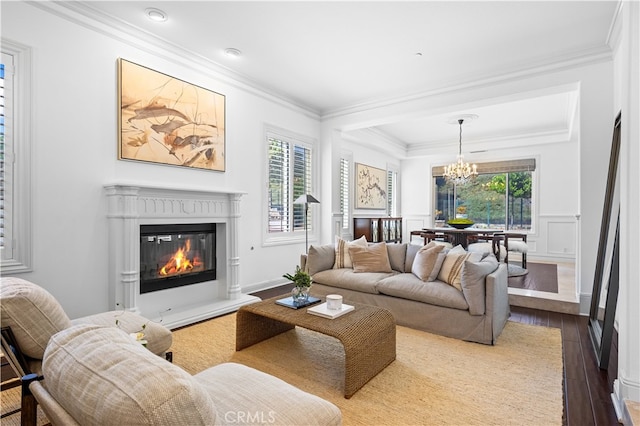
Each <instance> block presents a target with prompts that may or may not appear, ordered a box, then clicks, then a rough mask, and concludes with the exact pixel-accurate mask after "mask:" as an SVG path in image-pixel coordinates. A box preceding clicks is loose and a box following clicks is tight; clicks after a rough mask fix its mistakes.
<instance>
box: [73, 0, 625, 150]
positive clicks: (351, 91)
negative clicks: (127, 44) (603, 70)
mask: <svg viewBox="0 0 640 426" xmlns="http://www.w3.org/2000/svg"><path fill="white" fill-rule="evenodd" d="M76 4H79V5H81V7H82V8H86V9H91V10H92V11H93V12H94V13H99V14H102V13H106V14H108V15H109V16H104V15H103V16H101V19H102V21H103V22H107V21H109V20H110V19H111V17H113V18H116V19H117V20H118V22H115V21H112V24H113V25H118V26H122V25H125V24H124V23H128V24H131V25H133V26H135V27H137V28H139V29H141V30H143V31H145V32H146V33H148V34H152V35H155V36H157V37H158V38H160V39H162V40H164V41H165V42H168V43H170V44H172V45H174V46H177V47H179V48H182V49H184V50H187V51H190V52H192V53H193V54H195V55H198V56H201V57H203V58H206V59H208V60H210V61H212V62H215V63H216V64H218V65H220V66H222V67H224V68H225V69H227V70H230V72H232V73H233V74H234V75H235V76H237V77H238V78H240V79H241V80H242V81H245V82H250V84H252V85H255V86H258V87H262V88H264V89H265V90H267V91H269V92H271V93H275V94H277V95H278V96H281V97H284V98H286V99H289V100H291V101H293V102H294V103H296V104H298V105H301V106H303V107H304V108H306V109H308V110H309V111H312V112H314V113H316V114H318V115H319V116H320V117H326V116H329V115H336V114H340V112H341V111H346V110H348V109H352V108H359V109H362V108H364V107H365V106H366V105H368V104H371V105H373V104H374V103H384V102H393V100H394V99H401V98H405V97H408V96H414V95H416V94H420V93H429V92H434V91H438V90H446V88H449V87H454V86H462V85H465V84H469V83H472V82H473V81H478V80H487V79H491V78H499V77H500V76H503V75H507V74H511V73H518V72H521V71H524V70H528V69H531V68H533V67H538V66H549V65H551V64H553V63H556V62H558V61H562V60H567V59H571V58H580V57H585V56H589V55H602V54H603V52H605V53H606V52H610V49H609V46H608V44H607V43H608V41H609V37H610V34H609V31H610V26H611V23H612V20H613V17H614V15H615V11H616V8H617V1H613V0H610V1H575V0H574V1H530V2H525V1H493V2H486V1H446V2H445V1H440V2H438V1H414V2H408V1H393V2H384V1H352V2H346V1H324V2H311V1H287V2H274V1H255V2H249V1H152V2H151V1H88V2H79V3H76ZM74 7H75V6H74ZM148 7H155V8H159V9H162V10H163V11H164V12H166V13H167V15H168V20H167V21H166V22H163V23H157V22H151V21H150V20H148V19H147V18H146V16H145V14H144V10H145V8H148ZM105 20H106V21H105ZM148 34H147V35H148ZM229 47H233V48H236V49H239V50H240V51H241V52H242V55H241V56H240V57H239V58H235V59H233V58H229V57H227V56H226V55H225V54H224V49H225V48H229ZM418 54H420V55H418ZM565 89H566V90H565ZM576 103H577V101H576V88H564V89H563V90H556V91H552V92H551V93H544V94H532V95H531V96H527V97H523V98H522V99H508V100H503V101H499V102H495V103H492V104H490V105H483V106H478V107H477V108H474V109H473V110H468V109H461V110H460V111H456V112H455V113H467V114H469V113H472V114H477V115H478V116H479V119H477V120H475V121H473V122H472V123H471V124H470V125H469V126H468V127H467V126H466V125H465V126H464V127H463V135H466V136H463V140H464V141H467V138H469V140H471V141H476V142H477V143H478V144H477V145H478V146H480V147H482V149H485V148H486V144H484V145H483V144H482V143H480V142H482V141H489V140H494V139H495V140H497V139H500V140H502V139H504V138H505V137H513V138H516V139H517V137H518V136H520V137H522V135H527V134H537V135H545V134H563V133H565V134H569V133H570V132H571V128H572V125H573V119H574V111H575V108H576ZM452 115H453V112H452V111H448V112H447V113H446V114H440V115H436V116H428V117H418V118H416V117H413V118H410V119H407V118H403V119H402V120H401V121H396V122H391V123H385V124H380V125H376V126H374V127H373V128H371V129H370V130H371V131H374V132H376V133H378V134H383V135H385V136H386V137H388V138H390V139H392V140H395V141H397V142H398V143H400V144H403V145H404V146H405V147H406V148H407V150H409V151H410V150H411V149H414V151H416V152H417V151H419V150H420V149H425V148H428V147H430V146H433V145H437V144H439V143H440V144H441V143H443V142H448V143H451V141H452V140H455V141H457V140H458V128H457V123H455V126H454V125H452V124H449V123H448V121H449V120H450V118H451V116H452ZM538 139H539V138H538ZM472 144H473V142H472ZM465 145H466V143H465ZM465 151H466V149H465Z"/></svg>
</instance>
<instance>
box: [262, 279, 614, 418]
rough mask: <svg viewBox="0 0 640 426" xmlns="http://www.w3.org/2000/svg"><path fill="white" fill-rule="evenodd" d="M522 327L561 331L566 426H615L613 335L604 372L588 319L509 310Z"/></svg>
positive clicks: (280, 290) (276, 291)
mask: <svg viewBox="0 0 640 426" xmlns="http://www.w3.org/2000/svg"><path fill="white" fill-rule="evenodd" d="M289 290H290V286H282V287H276V288H273V289H269V290H264V291H261V292H257V293H254V295H255V296H258V297H261V298H263V299H266V298H269V297H275V296H279V295H282V294H285V293H288V292H289ZM509 321H515V322H520V323H525V324H534V325H541V326H545V327H556V328H560V329H561V330H562V353H563V357H564V407H565V410H564V416H563V419H562V420H563V424H564V425H567V426H574V425H575V426H590V425H597V426H605V425H607V426H608V425H617V424H618V420H617V418H616V413H615V410H614V408H613V403H612V401H611V392H612V389H613V380H614V379H615V378H616V375H617V371H618V365H617V360H618V356H617V353H618V348H617V346H618V345H617V344H618V342H617V338H616V337H615V336H614V341H613V345H612V349H611V350H612V354H611V357H610V360H611V361H610V362H609V368H608V370H600V368H598V365H597V361H596V358H595V354H594V351H593V349H592V346H591V340H590V338H589V331H588V329H587V321H588V317H582V316H577V315H569V314H561V313H557V312H550V311H543V310H539V309H530V308H523V307H518V306H512V307H511V318H509Z"/></svg>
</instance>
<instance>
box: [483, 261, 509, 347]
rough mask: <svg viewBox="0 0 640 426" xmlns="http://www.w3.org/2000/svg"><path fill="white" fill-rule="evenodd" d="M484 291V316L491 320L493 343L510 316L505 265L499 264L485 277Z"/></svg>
mask: <svg viewBox="0 0 640 426" xmlns="http://www.w3.org/2000/svg"><path fill="white" fill-rule="evenodd" d="M485 291H486V296H485V297H486V299H485V304H486V315H487V317H490V318H491V327H492V334H493V342H495V341H496V339H497V338H498V336H499V335H500V333H501V331H502V329H503V328H504V325H505V324H506V322H507V320H508V319H509V315H510V314H511V309H510V306H509V282H508V268H507V265H506V264H504V263H501V264H500V265H499V266H498V269H496V270H495V271H494V272H492V273H490V274H489V275H487V278H486V288H485Z"/></svg>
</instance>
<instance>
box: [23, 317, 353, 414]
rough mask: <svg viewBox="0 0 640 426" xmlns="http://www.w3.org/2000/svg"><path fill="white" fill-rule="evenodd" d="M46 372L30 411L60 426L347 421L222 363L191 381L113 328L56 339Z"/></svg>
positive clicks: (28, 389)
mask: <svg viewBox="0 0 640 426" xmlns="http://www.w3.org/2000/svg"><path fill="white" fill-rule="evenodd" d="M42 370H43V380H41V381H38V380H35V378H32V379H34V380H33V381H31V382H28V381H27V380H25V379H23V389H22V391H23V394H26V397H25V399H26V400H27V402H28V403H27V407H26V410H27V411H28V414H29V415H28V417H29V418H30V419H34V420H35V412H36V404H33V403H32V402H33V400H34V398H35V400H36V401H37V402H38V403H39V404H40V406H41V408H42V410H43V411H44V413H45V414H46V415H47V418H48V420H50V421H51V423H52V424H54V425H58V424H64V425H83V426H84V425H167V426H169V425H190V426H195V425H214V424H216V425H221V424H229V425H244V424H269V425H294V424H304V425H340V424H341V422H342V414H341V412H340V410H339V409H338V407H336V406H335V405H334V404H332V403H331V402H329V401H326V400H324V399H322V398H320V397H318V396H315V395H312V394H309V393H307V392H304V391H302V390H300V389H298V388H296V387H294V386H292V385H290V384H288V383H285V382H284V381H282V380H280V379H278V378H276V377H273V376H271V375H269V374H266V373H263V372H261V371H258V370H255V369H253V368H250V367H247V366H244V365H241V364H236V363H223V364H219V365H216V366H213V367H210V368H208V369H206V370H204V371H202V372H200V373H198V374H196V375H193V376H192V375H190V374H188V373H187V372H186V371H184V370H183V369H181V368H180V367H178V366H176V365H174V364H171V363H169V362H167V361H166V360H163V359H162V358H160V357H157V356H154V355H153V354H151V352H149V351H148V350H146V349H144V348H142V347H141V346H140V345H139V344H137V343H136V342H135V341H134V340H133V339H130V338H129V336H127V335H126V334H125V333H123V332H122V331H121V330H118V329H116V328H114V327H100V326H92V325H76V326H73V327H71V328H67V329H65V330H63V331H61V332H59V333H57V334H55V335H54V336H53V337H51V339H50V341H49V344H48V346H47V349H46V350H45V353H44V359H43V364H42ZM30 393H31V394H30ZM27 424H35V423H27Z"/></svg>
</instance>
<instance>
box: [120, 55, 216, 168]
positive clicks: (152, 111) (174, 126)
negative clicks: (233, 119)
mask: <svg viewBox="0 0 640 426" xmlns="http://www.w3.org/2000/svg"><path fill="white" fill-rule="evenodd" d="M225 101H226V98H225V96H224V95H222V94H220V93H217V92H214V91H211V90H208V89H204V88H202V87H199V86H196V85H193V84H191V83H187V82H185V81H183V80H180V79H178V78H175V77H171V76H169V75H166V74H163V73H161V72H158V71H154V70H152V69H150V68H147V67H144V66H142V65H138V64H135V63H133V62H130V61H127V60H125V59H122V58H119V59H118V159H120V160H134V161H143V162H150V163H160V164H168V165H172V166H182V167H191V168H198V169H205V170H213V171H221V172H224V171H225V147H226V144H225V112H226V111H225Z"/></svg>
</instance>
